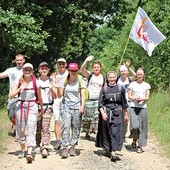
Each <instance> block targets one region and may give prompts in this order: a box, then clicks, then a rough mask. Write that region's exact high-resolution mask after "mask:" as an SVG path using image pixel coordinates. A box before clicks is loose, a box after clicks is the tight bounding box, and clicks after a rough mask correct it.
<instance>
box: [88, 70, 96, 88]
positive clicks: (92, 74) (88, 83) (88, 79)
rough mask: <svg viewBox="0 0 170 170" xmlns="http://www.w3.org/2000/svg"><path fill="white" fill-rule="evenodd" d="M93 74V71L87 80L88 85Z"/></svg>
mask: <svg viewBox="0 0 170 170" xmlns="http://www.w3.org/2000/svg"><path fill="white" fill-rule="evenodd" d="M93 74H94V73H93V72H91V73H90V75H89V78H88V80H87V86H88V84H89V82H90V79H91V78H92V76H93Z"/></svg>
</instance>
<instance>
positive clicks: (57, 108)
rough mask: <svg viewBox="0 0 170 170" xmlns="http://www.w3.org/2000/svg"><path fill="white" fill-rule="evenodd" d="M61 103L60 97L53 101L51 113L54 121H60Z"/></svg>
mask: <svg viewBox="0 0 170 170" xmlns="http://www.w3.org/2000/svg"><path fill="white" fill-rule="evenodd" d="M61 101H62V97H61V98H56V99H54V104H53V113H54V120H55V121H61V110H60V104H61Z"/></svg>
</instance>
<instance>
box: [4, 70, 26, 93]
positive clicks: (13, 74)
mask: <svg viewBox="0 0 170 170" xmlns="http://www.w3.org/2000/svg"><path fill="white" fill-rule="evenodd" d="M4 73H5V74H6V75H7V76H8V77H9V92H10V91H11V90H12V87H13V85H14V83H15V82H16V81H17V80H19V78H20V77H21V76H22V75H23V71H22V69H19V68H17V67H11V68H8V69H6V70H5V71H4Z"/></svg>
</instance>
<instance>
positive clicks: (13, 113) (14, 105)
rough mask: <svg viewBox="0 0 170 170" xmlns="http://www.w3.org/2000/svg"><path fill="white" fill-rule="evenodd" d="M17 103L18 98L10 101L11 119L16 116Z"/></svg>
mask: <svg viewBox="0 0 170 170" xmlns="http://www.w3.org/2000/svg"><path fill="white" fill-rule="evenodd" d="M17 101H18V98H13V99H8V105H7V110H8V116H9V118H10V119H11V118H12V117H13V116H14V115H15V108H16V104H17Z"/></svg>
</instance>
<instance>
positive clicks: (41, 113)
mask: <svg viewBox="0 0 170 170" xmlns="http://www.w3.org/2000/svg"><path fill="white" fill-rule="evenodd" d="M40 115H41V116H43V115H44V109H43V108H41V110H40Z"/></svg>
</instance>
